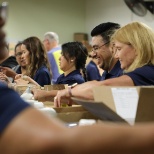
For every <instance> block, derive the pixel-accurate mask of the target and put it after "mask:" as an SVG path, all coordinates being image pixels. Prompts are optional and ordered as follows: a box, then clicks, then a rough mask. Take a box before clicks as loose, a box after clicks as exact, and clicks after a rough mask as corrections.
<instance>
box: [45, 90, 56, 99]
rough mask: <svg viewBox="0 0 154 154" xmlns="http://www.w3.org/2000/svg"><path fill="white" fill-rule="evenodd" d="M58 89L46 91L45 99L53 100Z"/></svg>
mask: <svg viewBox="0 0 154 154" xmlns="http://www.w3.org/2000/svg"><path fill="white" fill-rule="evenodd" d="M57 92H58V90H51V91H47V93H46V95H45V101H53V100H54V97H55V96H56V95H57Z"/></svg>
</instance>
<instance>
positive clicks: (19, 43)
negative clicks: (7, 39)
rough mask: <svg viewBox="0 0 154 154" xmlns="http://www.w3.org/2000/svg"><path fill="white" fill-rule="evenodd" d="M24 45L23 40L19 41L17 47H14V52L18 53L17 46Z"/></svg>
mask: <svg viewBox="0 0 154 154" xmlns="http://www.w3.org/2000/svg"><path fill="white" fill-rule="evenodd" d="M21 45H22V42H21V41H20V42H18V43H17V44H16V45H15V47H14V52H15V53H16V49H17V47H18V46H21Z"/></svg>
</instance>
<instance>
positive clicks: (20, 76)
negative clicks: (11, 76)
mask: <svg viewBox="0 0 154 154" xmlns="http://www.w3.org/2000/svg"><path fill="white" fill-rule="evenodd" d="M22 77H23V75H22V74H17V75H16V76H15V80H17V79H21V78H22Z"/></svg>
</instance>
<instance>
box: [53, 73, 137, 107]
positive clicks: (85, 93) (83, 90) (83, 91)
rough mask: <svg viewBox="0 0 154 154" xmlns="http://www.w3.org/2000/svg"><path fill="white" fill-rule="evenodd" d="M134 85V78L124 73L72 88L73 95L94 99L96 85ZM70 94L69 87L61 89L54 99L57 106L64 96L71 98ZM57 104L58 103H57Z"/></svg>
mask: <svg viewBox="0 0 154 154" xmlns="http://www.w3.org/2000/svg"><path fill="white" fill-rule="evenodd" d="M103 85H105V86H134V83H133V81H132V79H131V78H130V77H129V76H127V75H123V76H121V77H117V78H113V79H108V80H104V81H89V82H85V83H83V84H79V85H77V86H75V87H74V88H73V89H71V93H72V96H74V97H78V98H82V99H87V100H93V99H94V96H93V88H94V87H96V86H103ZM70 97H71V96H70V95H69V93H68V89H64V90H60V91H58V93H57V95H56V99H55V100H54V104H55V106H57V107H59V106H60V104H61V101H62V98H65V99H66V98H68V100H70ZM56 104H57V105H56Z"/></svg>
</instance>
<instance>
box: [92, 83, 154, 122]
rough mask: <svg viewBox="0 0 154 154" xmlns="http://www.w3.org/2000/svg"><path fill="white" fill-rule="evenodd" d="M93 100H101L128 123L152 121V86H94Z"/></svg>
mask: <svg viewBox="0 0 154 154" xmlns="http://www.w3.org/2000/svg"><path fill="white" fill-rule="evenodd" d="M93 91H94V99H95V101H100V102H103V103H104V104H105V105H107V106H108V107H109V108H111V109H113V110H114V111H115V112H116V113H117V114H118V115H119V116H121V117H122V118H123V119H125V120H126V121H128V122H129V123H130V124H134V123H136V122H146V121H154V112H153V108H154V103H153V100H154V86H128V87H121V86H118V87H113V86H112V87H111V86H100V87H95V88H94V89H93Z"/></svg>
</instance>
